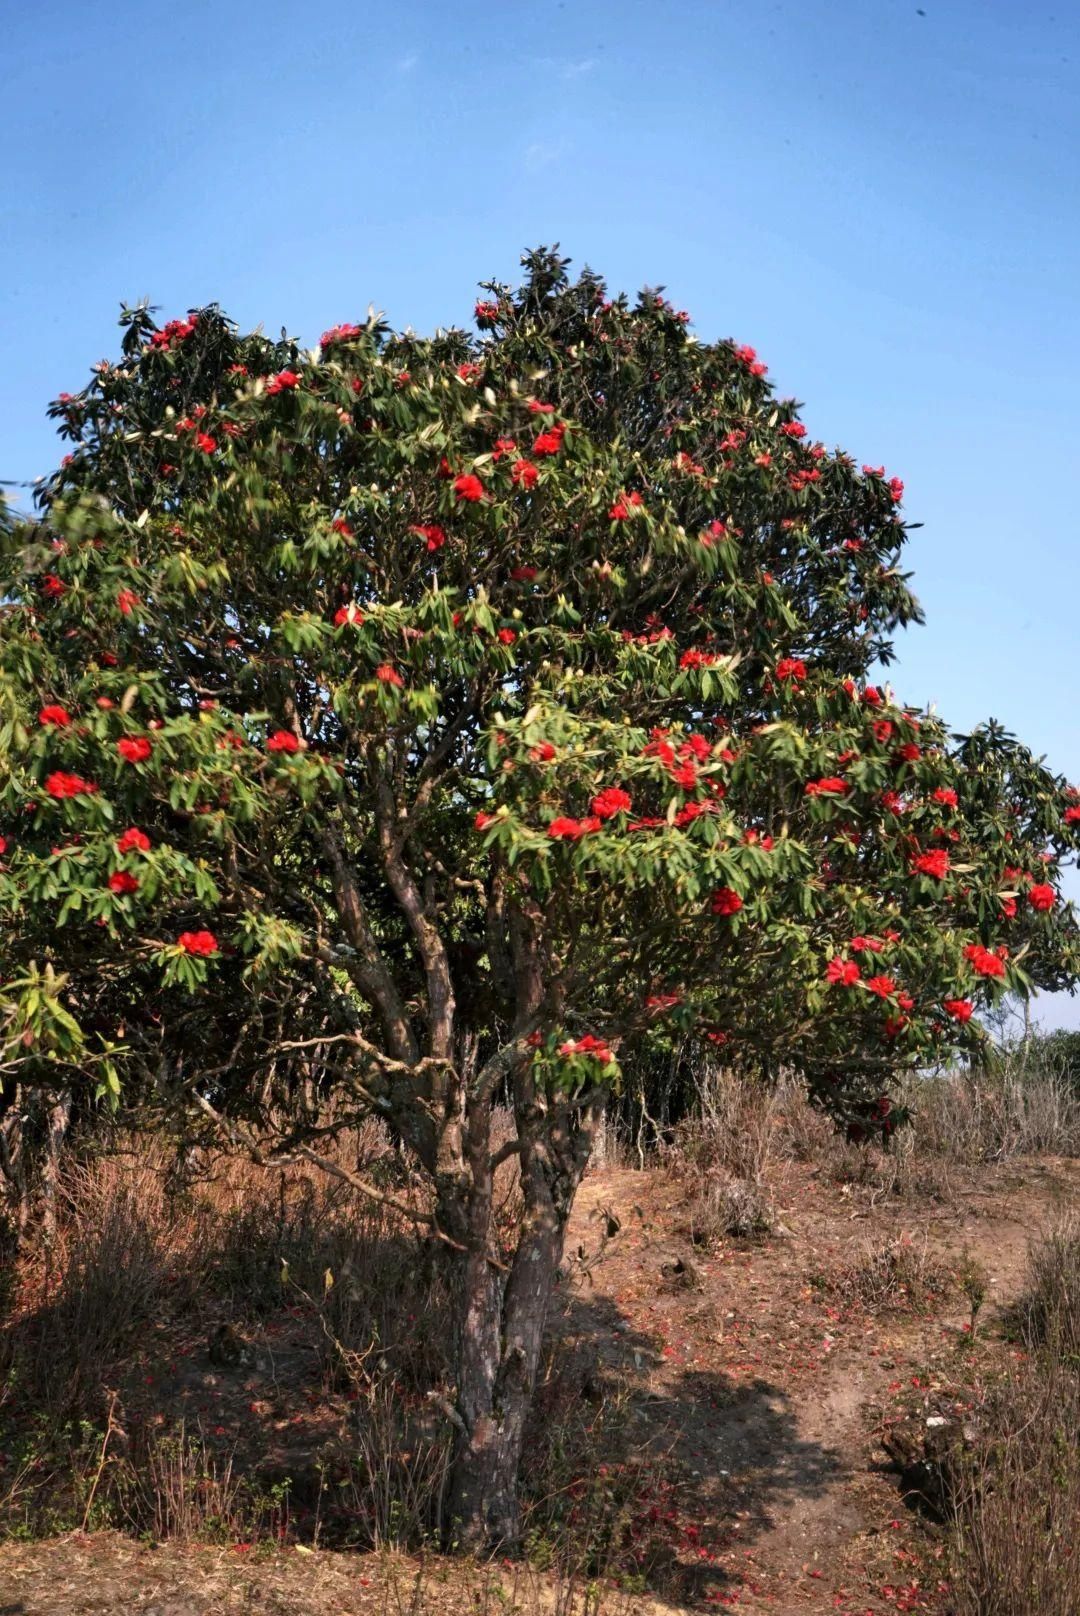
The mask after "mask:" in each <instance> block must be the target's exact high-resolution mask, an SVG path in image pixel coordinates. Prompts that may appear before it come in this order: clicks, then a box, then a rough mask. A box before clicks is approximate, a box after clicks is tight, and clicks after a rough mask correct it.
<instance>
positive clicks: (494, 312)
mask: <svg viewBox="0 0 1080 1616" xmlns="http://www.w3.org/2000/svg"><path fill="white" fill-rule="evenodd" d="M473 314H474V315H475V316H476V323H477V325H491V324H492V323H493V322H494V321H495V320H497V319H498V318H499V305H498V304H497V303H487V302H482V303H477V305H476V307H475V308H474V309H473Z"/></svg>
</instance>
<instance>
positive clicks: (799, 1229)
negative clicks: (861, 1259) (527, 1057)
mask: <svg viewBox="0 0 1080 1616" xmlns="http://www.w3.org/2000/svg"><path fill="white" fill-rule="evenodd" d="M779 1192H780V1197H782V1198H781V1199H780V1211H781V1218H782V1223H783V1225H784V1226H785V1227H786V1228H787V1229H788V1230H789V1231H790V1233H789V1234H788V1235H787V1236H786V1237H785V1238H782V1239H779V1240H772V1241H768V1242H766V1243H764V1244H762V1245H760V1246H757V1247H750V1248H745V1249H743V1250H739V1249H737V1248H731V1249H729V1250H726V1251H722V1252H719V1253H715V1254H713V1255H712V1256H704V1257H703V1256H702V1255H701V1254H699V1253H697V1252H695V1251H694V1250H693V1248H692V1246H691V1245H690V1243H689V1241H688V1240H687V1238H686V1233H685V1230H681V1229H680V1222H681V1221H685V1219H684V1218H683V1219H682V1220H681V1218H680V1214H681V1213H683V1214H684V1213H685V1208H680V1205H679V1199H678V1193H677V1188H676V1187H675V1186H672V1185H671V1184H670V1183H668V1184H667V1185H666V1186H665V1185H664V1182H663V1180H661V1179H659V1178H654V1179H653V1180H652V1182H650V1181H649V1179H648V1178H645V1179H643V1178H642V1176H641V1175H639V1174H637V1173H634V1172H624V1173H618V1172H609V1173H606V1174H604V1175H603V1176H602V1178H601V1177H598V1178H597V1179H596V1180H594V1181H592V1182H590V1183H587V1184H586V1186H585V1189H584V1191H583V1194H582V1204H581V1207H580V1209H579V1220H580V1228H581V1231H582V1238H586V1237H587V1236H586V1231H587V1230H588V1228H589V1227H590V1225H591V1224H592V1223H594V1221H595V1218H594V1217H593V1216H591V1214H594V1213H595V1210H596V1208H598V1207H604V1208H610V1209H611V1210H612V1211H614V1212H615V1213H616V1215H617V1216H619V1218H620V1219H621V1220H622V1222H623V1224H624V1228H626V1230H627V1233H626V1237H625V1240H624V1242H623V1244H622V1245H621V1247H620V1249H619V1250H618V1252H617V1254H613V1255H612V1257H611V1259H610V1261H608V1262H606V1263H604V1264H603V1265H602V1267H601V1268H600V1269H599V1270H598V1271H597V1272H596V1273H595V1275H594V1279H595V1287H594V1290H595V1296H594V1302H593V1305H594V1306H601V1305H602V1303H603V1302H604V1301H607V1300H610V1301H612V1302H614V1303H615V1304H616V1305H617V1307H618V1308H619V1311H620V1313H621V1314H622V1315H623V1324H622V1328H623V1330H624V1331H627V1321H629V1326H630V1328H629V1331H627V1334H629V1335H630V1336H631V1337H632V1338H633V1339H634V1340H637V1338H638V1336H639V1335H640V1337H641V1338H642V1339H643V1340H648V1341H651V1342H652V1343H653V1345H654V1351H653V1354H652V1356H651V1358H650V1357H649V1356H648V1354H646V1353H645V1352H644V1351H643V1349H642V1347H641V1346H640V1344H639V1345H638V1346H637V1347H636V1348H635V1353H636V1359H637V1362H638V1363H639V1365H641V1366H642V1367H643V1369H644V1371H645V1374H644V1386H645V1391H644V1395H645V1396H646V1398H647V1399H648V1400H649V1401H648V1403H647V1405H646V1406H647V1407H648V1408H649V1409H650V1411H651V1420H650V1423H651V1424H652V1426H653V1432H652V1440H654V1441H656V1442H657V1443H658V1445H661V1446H662V1445H663V1444H664V1442H665V1441H666V1442H667V1443H668V1444H669V1451H672V1452H673V1453H674V1454H675V1455H676V1456H677V1457H679V1458H680V1459H682V1460H683V1461H684V1462H686V1463H687V1465H688V1467H689V1469H690V1470H691V1471H692V1472H693V1473H694V1479H695V1482H696V1486H697V1496H698V1498H699V1500H700V1503H701V1505H702V1514H703V1517H704V1516H705V1515H706V1514H707V1513H708V1512H709V1511H710V1506H711V1513H712V1515H713V1517H714V1520H715V1523H716V1526H717V1528H718V1530H717V1532H716V1534H715V1541H716V1543H717V1545H718V1549H717V1552H716V1561H715V1566H714V1567H713V1569H715V1571H716V1573H717V1575H716V1576H715V1577H713V1578H712V1579H710V1577H709V1576H708V1575H704V1576H703V1577H702V1578H701V1585H700V1588H699V1594H700V1597H701V1598H702V1599H703V1600H704V1601H705V1602H706V1603H707V1604H713V1605H723V1606H734V1607H735V1608H737V1609H738V1610H740V1611H744V1612H756V1611H761V1612H766V1611H768V1612H772V1613H774V1616H776V1613H777V1612H791V1613H792V1616H796V1613H802V1616H808V1613H812V1612H818V1611H823V1612H824V1611H829V1612H836V1611H840V1612H841V1613H843V1612H845V1611H851V1612H852V1613H853V1616H854V1613H858V1616H863V1613H864V1612H874V1611H879V1610H880V1611H886V1610H888V1611H892V1610H896V1609H898V1608H900V1609H903V1608H908V1609H924V1610H947V1608H948V1599H947V1591H946V1590H945V1589H944V1588H937V1587H936V1586H935V1585H936V1583H937V1582H939V1581H942V1580H943V1579H941V1578H940V1577H939V1576H937V1575H934V1576H933V1579H932V1581H931V1580H930V1579H928V1577H927V1576H926V1575H920V1576H918V1577H917V1578H915V1577H914V1576H913V1574H912V1573H911V1567H912V1566H913V1565H916V1564H918V1565H919V1566H920V1569H921V1570H925V1565H924V1564H922V1562H924V1561H925V1558H926V1555H930V1556H932V1555H933V1554H934V1553H935V1552H936V1546H935V1545H933V1544H932V1542H931V1541H930V1540H929V1538H928V1534H927V1531H926V1529H925V1526H924V1524H923V1523H922V1522H921V1521H920V1520H919V1519H918V1518H917V1517H915V1516H913V1515H912V1514H911V1512H910V1511H908V1510H906V1509H905V1508H904V1506H903V1503H902V1500H901V1497H900V1494H899V1492H898V1485H897V1479H896V1478H895V1477H894V1476H892V1475H890V1474H889V1473H888V1471H887V1469H886V1465H885V1455H884V1453H883V1452H882V1450H881V1448H880V1446H879V1443H878V1439H877V1432H878V1429H879V1426H880V1421H881V1419H882V1414H883V1411H886V1410H888V1409H889V1407H890V1405H892V1404H894V1403H895V1402H896V1401H897V1399H902V1398H904V1397H905V1396H906V1397H907V1398H908V1399H909V1400H910V1399H911V1398H913V1397H914V1399H915V1400H916V1401H918V1399H919V1398H920V1397H924V1396H925V1397H926V1398H929V1397H930V1396H931V1395H933V1394H934V1393H935V1392H937V1391H938V1390H939V1389H940V1386H941V1384H942V1383H947V1381H948V1378H949V1372H950V1366H951V1364H952V1362H953V1361H954V1359H955V1355H956V1354H957V1352H963V1351H964V1350H965V1347H966V1343H967V1340H968V1337H967V1336H966V1334H965V1331H966V1328H967V1321H968V1318H969V1311H968V1306H967V1303H966V1302H965V1301H964V1299H963V1297H959V1298H957V1297H955V1296H950V1297H949V1298H948V1299H946V1300H944V1301H943V1303H942V1304H941V1305H940V1306H939V1307H938V1308H937V1309H935V1310H934V1311H932V1312H931V1313H930V1314H929V1315H928V1316H925V1317H919V1316H910V1315H892V1314H888V1313H883V1314H880V1315H875V1316H870V1315H866V1314H861V1315H860V1314H859V1313H858V1312H857V1311H856V1312H852V1311H851V1310H845V1309H842V1308H839V1307H837V1306H835V1305H831V1304H830V1300H829V1297H828V1292H827V1290H823V1289H822V1287H821V1283H820V1282H821V1279H822V1276H823V1275H827V1274H829V1273H830V1272H835V1271H836V1270H837V1269H839V1268H842V1267H843V1265H844V1264H845V1263H847V1262H852V1261H854V1260H856V1259H857V1257H858V1255H859V1254H860V1253H861V1252H864V1251H865V1250H867V1249H868V1248H874V1247H880V1246H882V1245H884V1244H885V1243H887V1242H889V1241H893V1240H896V1239H899V1238H908V1239H910V1240H911V1242H912V1243H913V1245H916V1246H919V1247H921V1248H922V1249H925V1252H926V1254H927V1256H928V1258H929V1259H931V1260H933V1261H936V1262H940V1263H942V1264H946V1265H948V1264H949V1263H952V1264H955V1263H956V1262H957V1260H958V1259H960V1258H961V1257H963V1256H966V1257H969V1258H970V1259H971V1260H972V1261H974V1262H975V1263H977V1264H979V1265H981V1267H982V1268H983V1270H984V1271H985V1273H986V1277H987V1280H988V1297H987V1303H986V1306H985V1309H984V1312H983V1315H982V1320H981V1328H982V1329H983V1331H984V1332H989V1333H993V1332H994V1331H995V1330H996V1329H998V1328H999V1327H1000V1319H1001V1316H1002V1314H1003V1313H1004V1312H1005V1311H1006V1310H1007V1309H1008V1308H1009V1307H1010V1305H1011V1304H1012V1303H1014V1302H1015V1301H1016V1300H1017V1298H1018V1296H1019V1295H1020V1293H1021V1291H1022V1287H1023V1283H1024V1276H1025V1271H1026V1263H1027V1250H1028V1244H1029V1241H1030V1239H1031V1237H1032V1235H1033V1234H1035V1233H1036V1232H1037V1231H1038V1229H1039V1227H1040V1226H1041V1225H1042V1224H1044V1223H1045V1221H1046V1220H1047V1219H1048V1218H1050V1217H1051V1216H1052V1215H1053V1214H1054V1212H1055V1211H1058V1210H1060V1209H1061V1208H1062V1207H1064V1206H1066V1205H1068V1204H1070V1203H1071V1204H1073V1205H1075V1204H1076V1203H1077V1201H1080V1172H1078V1170H1077V1164H1075V1163H1069V1162H1056V1161H1050V1162H1042V1163H1035V1164H1031V1165H1024V1166H1022V1167H1017V1168H1008V1169H1001V1170H998V1171H997V1172H995V1173H994V1175H993V1176H992V1182H991V1184H990V1186H989V1187H988V1188H983V1189H980V1190H974V1189H970V1190H968V1189H965V1190H963V1191H962V1192H960V1193H959V1194H958V1196H957V1198H956V1199H955V1201H954V1202H953V1204H951V1205H949V1206H947V1207H942V1208H937V1209H935V1208H929V1209H926V1208H918V1207H915V1208H913V1207H912V1206H911V1205H903V1204H896V1203H893V1204H886V1205H884V1206H878V1207H875V1208H873V1209H872V1210H871V1211H870V1212H869V1213H867V1211H866V1209H865V1207H863V1206H859V1205H853V1206H850V1207H845V1206H844V1203H843V1201H842V1200H841V1202H840V1205H839V1206H838V1204H837V1202H838V1197H837V1193H836V1190H835V1187H833V1186H825V1185H822V1184H821V1183H820V1182H818V1181H817V1180H816V1178H815V1177H814V1175H813V1174H812V1173H809V1172H804V1171H802V1170H796V1169H793V1170H790V1171H789V1173H788V1176H787V1180H786V1182H784V1183H782V1184H781V1185H780V1186H779ZM643 1195H646V1196H648V1197H649V1200H648V1203H647V1204H646V1205H644V1206H642V1197H643ZM635 1206H639V1207H641V1208H642V1215H640V1216H639V1215H637V1214H636V1213H635V1212H634V1210H633V1209H634V1207H635ZM678 1260H682V1261H683V1262H684V1263H687V1264H690V1265H691V1266H692V1269H693V1271H694V1282H693V1286H692V1288H683V1289H680V1288H678V1286H672V1284H671V1283H670V1281H669V1280H667V1279H666V1278H665V1276H664V1274H663V1272H662V1270H663V1268H664V1267H665V1266H666V1265H671V1264H672V1263H674V1262H676V1261H678ZM567 1312H568V1313H569V1314H572V1312H573V1309H572V1307H571V1308H568V1309H567ZM568 1322H569V1321H568ZM624 1339H626V1336H625V1335H624ZM657 1346H658V1351H657V1350H656V1348H657ZM608 1350H609V1351H610V1347H609V1348H608ZM600 1353H601V1359H602V1354H603V1346H602V1344H601V1347H600ZM624 1361H625V1355H624ZM942 1366H944V1367H942ZM673 1433H674V1440H672V1434H673ZM725 1544H726V1547H725V1546H722V1545H725ZM930 1569H931V1570H933V1567H932V1566H931V1568H930ZM916 1581H917V1583H918V1591H917V1592H916V1591H915V1587H914V1584H915V1582H916ZM710 1583H711V1586H710ZM905 1587H906V1588H907V1589H908V1593H907V1594H906V1595H904V1594H903V1593H901V1594H898V1593H897V1589H898V1588H901V1589H902V1588H905ZM932 1595H938V1596H940V1598H933V1599H932V1598H931V1596H932ZM898 1597H899V1598H900V1599H901V1600H903V1599H904V1598H905V1597H906V1598H907V1599H908V1600H909V1601H910V1602H909V1603H908V1604H907V1606H906V1607H905V1605H904V1604H903V1603H902V1602H901V1604H900V1605H899V1606H898V1605H897V1604H896V1602H895V1601H896V1599H897V1598H898ZM920 1600H922V1602H921V1603H920V1602H919V1601H920Z"/></svg>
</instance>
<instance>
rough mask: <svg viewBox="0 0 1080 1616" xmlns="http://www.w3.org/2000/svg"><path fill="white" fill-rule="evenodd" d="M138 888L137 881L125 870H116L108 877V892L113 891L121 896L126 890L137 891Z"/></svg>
mask: <svg viewBox="0 0 1080 1616" xmlns="http://www.w3.org/2000/svg"><path fill="white" fill-rule="evenodd" d="M138 890H139V883H138V881H137V880H136V879H135V877H134V876H133V875H130V874H129V873H128V871H127V870H117V871H116V872H115V874H113V875H110V877H109V891H110V892H115V893H117V894H118V895H121V896H122V895H123V894H124V893H126V892H137V891H138Z"/></svg>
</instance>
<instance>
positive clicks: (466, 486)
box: [454, 471, 484, 504]
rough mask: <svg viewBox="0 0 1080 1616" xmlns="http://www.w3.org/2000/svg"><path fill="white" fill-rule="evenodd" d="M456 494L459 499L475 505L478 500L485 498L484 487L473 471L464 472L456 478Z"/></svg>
mask: <svg viewBox="0 0 1080 1616" xmlns="http://www.w3.org/2000/svg"><path fill="white" fill-rule="evenodd" d="M454 493H455V494H456V495H457V497H458V499H463V500H466V501H468V502H469V503H470V504H475V503H476V501H477V500H479V499H483V497H484V485H483V483H482V482H481V481H480V479H479V477H477V476H475V475H474V474H473V473H472V472H471V471H465V472H462V474H461V476H460V477H455V478H454Z"/></svg>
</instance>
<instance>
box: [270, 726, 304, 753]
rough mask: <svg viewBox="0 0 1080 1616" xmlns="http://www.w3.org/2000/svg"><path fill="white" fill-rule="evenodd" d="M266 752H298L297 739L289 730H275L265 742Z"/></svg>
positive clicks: (298, 744)
mask: <svg viewBox="0 0 1080 1616" xmlns="http://www.w3.org/2000/svg"><path fill="white" fill-rule="evenodd" d="M266 750H267V751H268V752H299V750H300V741H299V738H298V737H297V736H296V735H294V734H293V732H292V730H291V729H276V730H275V731H274V733H273V734H272V735H271V736H270V737H269V739H268V740H267V742H266Z"/></svg>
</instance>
